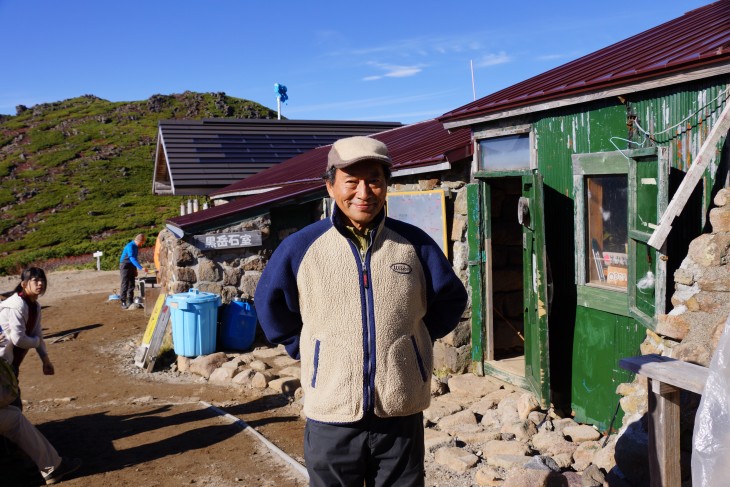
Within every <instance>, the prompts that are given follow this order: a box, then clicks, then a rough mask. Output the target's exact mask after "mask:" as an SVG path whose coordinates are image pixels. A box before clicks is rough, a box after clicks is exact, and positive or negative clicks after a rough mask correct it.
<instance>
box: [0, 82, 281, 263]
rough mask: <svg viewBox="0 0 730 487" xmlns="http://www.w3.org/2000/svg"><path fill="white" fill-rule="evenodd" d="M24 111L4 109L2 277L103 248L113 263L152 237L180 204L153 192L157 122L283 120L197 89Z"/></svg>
mask: <svg viewBox="0 0 730 487" xmlns="http://www.w3.org/2000/svg"><path fill="white" fill-rule="evenodd" d="M17 112H18V113H17V114H16V115H15V116H8V115H0V275H3V274H9V273H16V272H17V271H18V270H19V269H20V268H22V267H23V266H26V265H28V264H30V263H36V264H42V263H43V262H44V261H46V260H48V259H54V260H55V259H58V258H67V257H72V256H79V255H84V254H89V253H92V252H94V251H97V250H101V251H103V252H104V257H103V259H102V266H103V268H105V269H114V268H116V267H117V265H118V259H119V254H120V253H121V248H122V246H123V245H124V244H125V243H127V242H128V241H129V240H130V239H131V238H132V237H133V236H134V235H135V234H136V233H139V232H145V233H147V234H148V236H149V237H152V238H149V241H148V244H150V243H153V242H154V236H156V235H157V233H158V232H159V231H160V230H161V229H162V228H163V226H164V221H165V220H166V219H167V218H169V217H171V216H175V215H176V214H177V213H178V211H179V208H180V202H181V199H180V198H177V197H160V196H153V195H152V171H153V162H154V161H153V155H154V151H155V144H156V138H157V122H158V121H159V120H169V119H202V118H213V117H226V118H274V117H276V112H275V111H272V110H270V109H268V108H266V107H264V106H262V105H259V104H257V103H253V102H250V101H247V100H242V99H238V98H232V97H228V96H226V95H225V94H224V93H205V94H200V93H191V92H185V93H183V94H180V95H169V96H163V95H154V96H152V97H151V98H150V99H148V100H146V101H138V102H116V103H112V102H109V101H106V100H102V99H100V98H97V97H95V96H91V95H84V96H82V97H79V98H71V99H69V100H64V101H60V102H56V103H44V104H40V105H36V106H33V107H30V108H26V107H23V106H19V107H18V108H17ZM70 260H73V259H70ZM76 260H78V259H76ZM89 263H91V260H89Z"/></svg>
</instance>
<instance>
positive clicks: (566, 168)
mask: <svg viewBox="0 0 730 487" xmlns="http://www.w3.org/2000/svg"><path fill="white" fill-rule="evenodd" d="M728 83H730V77H728V76H723V77H720V78H715V79H712V80H709V81H707V80H705V81H699V82H693V83H687V84H684V85H682V86H681V87H680V88H678V87H670V88H667V89H664V90H661V91H659V90H656V91H654V92H651V93H640V94H632V95H627V96H626V99H625V100H624V101H622V100H619V98H618V97H616V98H612V99H607V100H602V101H598V102H592V103H590V104H585V105H579V106H573V107H568V108H564V109H561V110H559V111H558V110H556V111H552V112H550V116H549V117H543V118H540V119H539V120H536V121H534V122H533V128H534V131H535V136H536V149H537V160H538V168H539V170H540V172H541V173H542V175H543V177H544V181H545V221H546V232H547V250H548V256H549V258H550V260H551V267H552V271H553V277H554V281H555V286H556V287H555V299H554V303H555V304H554V308H553V311H552V313H551V317H550V356H551V377H552V387H553V389H554V390H555V391H556V392H557V394H558V396H560V394H561V392H562V393H563V394H565V393H567V391H570V393H569V394H570V404H571V406H572V407H573V409H574V410H575V412H576V413H577V419H579V420H581V421H585V422H591V423H594V424H596V425H598V426H599V427H601V428H603V429H605V428H607V427H608V424H609V422H610V420H611V417H612V415H613V412H614V410H615V407H616V401H618V399H619V396H618V395H616V394H615V389H616V386H617V385H618V383H620V382H623V381H627V380H631V376H630V375H629V374H628V373H627V372H625V371H623V370H621V369H620V368H619V367H618V360H619V358H621V357H623V356H627V355H634V354H637V353H638V346H639V344H640V343H641V341H642V340H643V338H644V330H643V328H642V327H641V326H637V325H636V323H635V322H634V320H632V319H630V318H618V317H614V316H613V315H610V314H607V313H605V312H602V311H597V310H592V309H588V308H580V309H579V307H578V306H577V305H576V287H575V284H574V275H575V274H574V272H575V269H574V267H575V264H574V254H575V249H574V237H573V235H574V232H575V228H574V224H573V221H574V213H573V211H574V209H573V174H572V162H571V156H572V154H579V153H590V152H604V151H614V150H617V149H627V148H631V149H635V148H639V147H642V146H644V147H648V146H651V145H660V146H664V145H668V146H669V147H670V151H669V153H670V165H671V167H674V168H677V169H680V170H682V171H686V169H687V168H688V166H689V163H690V161H691V160H692V157H693V155H694V154H696V153H697V151H698V150H699V149H700V147H701V145H702V142H703V141H704V139H705V138H706V137H707V134H708V132H709V129H710V128H711V126H712V123H713V122H714V121H715V120H716V118H717V116H718V114H719V112H720V109H721V108H722V105H721V102H722V101H723V100H724V99H725V95H724V93H723V90H725V89H726V87H727V85H728ZM631 112H633V113H635V114H636V117H637V118H636V120H637V122H638V126H636V125H633V130H632V127H631V126H630V125H627V122H629V119H628V115H630V114H631ZM677 124H679V125H678V126H677V127H675V128H673V129H671V130H670V131H666V132H664V131H665V130H666V129H667V128H668V127H673V126H675V125H677ZM639 126H640V127H641V128H643V129H644V130H646V131H648V132H650V133H652V134H656V136H655V137H654V139H655V142H652V141H651V140H647V138H646V137H645V135H644V134H643V133H642V132H641V131H640V130H639ZM662 132H663V133H662ZM629 139H630V140H632V141H633V142H627V140H629ZM723 142H724V141H723ZM721 148H722V143H721V144H718V157H717V160H716V161H715V162H713V164H719V162H720V157H719V155H720V149H721ZM712 183H713V182H712V181H709V180H707V178H706V180H705V183H704V204H705V205H704V206H705V208H706V205H707V204H708V203H709V195H710V191H711V189H712ZM670 196H671V195H670ZM701 213H702V214H703V215H704V211H701ZM695 221H696V218H695ZM703 223H704V222H701V223H697V226H696V228H694V229H692V231H691V233H692V234H694V235H696V234H698V233H699V232H700V231H701V228H702V226H701V225H702V224H703ZM669 276H670V278H671V276H672V274H671V273H670V274H669ZM667 288H668V289H669V290H670V291H669V292H671V290H672V289H673V286H672V285H671V283H669V285H668V286H667ZM627 320H628V322H626V323H624V321H627ZM629 322H630V323H629ZM617 323H619V324H620V326H619V324H617ZM607 326H608V327H609V328H611V329H610V330H609V329H607V328H606V327H607ZM627 330H631V332H630V333H629V332H628V331H627ZM628 335H631V336H628ZM591 336H594V338H595V337H607V336H608V337H615V338H614V339H613V340H612V341H613V343H605V342H606V340H603V339H600V340H593V341H591V339H590V337H591ZM574 340H578V342H580V343H581V350H580V353H579V354H575V353H574V348H575V347H574V346H573V343H574ZM586 343H589V344H591V345H590V346H594V347H596V348H595V349H594V350H593V351H591V350H586V349H585V345H586ZM566 357H572V361H573V362H572V363H567V362H568V359H567V358H566ZM587 357H600V358H601V360H602V361H604V362H605V361H610V362H611V363H610V364H604V365H605V366H604V367H594V365H595V364H593V363H588V362H586V360H589V359H588V358H587ZM591 360H592V359H591ZM582 362H585V363H582ZM599 396H600V397H601V398H603V399H604V400H602V401H597V400H596V399H597V397H599ZM562 399H563V400H564V401H565V402H567V399H568V398H567V397H563V398H562ZM612 400H613V401H612ZM556 402H560V397H559V398H558V401H556ZM619 419H620V418H617V423H616V424H620V422H619Z"/></svg>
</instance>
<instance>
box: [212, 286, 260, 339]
mask: <svg viewBox="0 0 730 487" xmlns="http://www.w3.org/2000/svg"><path fill="white" fill-rule="evenodd" d="M255 337H256V310H255V309H254V307H253V306H252V305H251V303H249V302H247V301H241V300H240V299H238V298H234V300H233V301H231V303H230V304H229V305H228V306H226V308H225V310H224V311H223V323H222V324H221V336H220V340H221V346H222V347H223V348H224V349H227V350H247V349H249V348H250V347H251V345H253V341H254V338H255Z"/></svg>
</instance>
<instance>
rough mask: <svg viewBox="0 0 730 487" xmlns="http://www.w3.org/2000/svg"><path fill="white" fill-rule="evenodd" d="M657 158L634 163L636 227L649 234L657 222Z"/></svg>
mask: <svg viewBox="0 0 730 487" xmlns="http://www.w3.org/2000/svg"><path fill="white" fill-rule="evenodd" d="M657 165H658V163H657V160H656V159H654V160H653V161H648V162H637V163H636V228H635V229H634V230H638V231H640V232H644V233H648V234H651V233H652V232H653V231H654V228H655V225H656V223H657V215H658V214H659V211H658V210H657V195H658V194H659V186H658V184H657V173H658V169H657Z"/></svg>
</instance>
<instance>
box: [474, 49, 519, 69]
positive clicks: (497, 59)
mask: <svg viewBox="0 0 730 487" xmlns="http://www.w3.org/2000/svg"><path fill="white" fill-rule="evenodd" d="M510 61H512V58H511V57H510V56H509V55H508V54H507V53H506V52H504V51H500V52H498V53H496V54H494V53H488V54H484V55H482V57H481V58H480V59H477V61H476V62H475V63H474V64H475V65H476V67H478V68H485V67H487V66H496V65H497V64H505V63H508V62H510Z"/></svg>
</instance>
